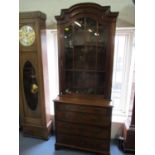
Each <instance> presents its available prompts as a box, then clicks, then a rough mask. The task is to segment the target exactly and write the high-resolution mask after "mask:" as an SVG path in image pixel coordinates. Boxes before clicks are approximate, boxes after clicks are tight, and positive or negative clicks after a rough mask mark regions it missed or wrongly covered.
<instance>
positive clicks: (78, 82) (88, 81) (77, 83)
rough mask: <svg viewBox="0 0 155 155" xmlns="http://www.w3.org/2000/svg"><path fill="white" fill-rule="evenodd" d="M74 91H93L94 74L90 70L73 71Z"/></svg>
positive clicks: (84, 92) (90, 92)
mask: <svg viewBox="0 0 155 155" xmlns="http://www.w3.org/2000/svg"><path fill="white" fill-rule="evenodd" d="M74 92H75V93H82V94H94V93H95V74H94V73H92V72H80V71H77V72H75V73H74Z"/></svg>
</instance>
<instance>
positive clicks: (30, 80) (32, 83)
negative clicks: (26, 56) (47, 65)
mask: <svg viewBox="0 0 155 155" xmlns="http://www.w3.org/2000/svg"><path fill="white" fill-rule="evenodd" d="M23 84H24V94H25V98H26V101H27V104H28V106H29V108H30V109H31V110H36V108H37V105H38V84H37V80H36V75H35V69H34V67H33V66H32V64H31V62H29V61H27V62H26V63H25V65H24V68H23Z"/></svg>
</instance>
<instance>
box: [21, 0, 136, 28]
mask: <svg viewBox="0 0 155 155" xmlns="http://www.w3.org/2000/svg"><path fill="white" fill-rule="evenodd" d="M82 2H94V3H98V4H100V5H103V6H105V5H109V6H111V11H118V12H119V16H118V20H117V27H130V26H131V27H134V25H135V6H134V4H133V2H132V0H33V1H32V0H19V11H20V12H22V11H42V12H44V13H45V14H46V15H47V21H46V22H47V28H56V21H55V18H54V17H55V16H56V15H60V10H61V9H65V8H69V7H70V6H72V5H74V4H76V3H82Z"/></svg>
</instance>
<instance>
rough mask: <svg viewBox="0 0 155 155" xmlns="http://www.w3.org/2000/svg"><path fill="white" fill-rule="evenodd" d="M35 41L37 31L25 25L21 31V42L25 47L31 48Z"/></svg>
mask: <svg viewBox="0 0 155 155" xmlns="http://www.w3.org/2000/svg"><path fill="white" fill-rule="evenodd" d="M34 41H35V31H34V29H33V28H32V27H31V26H29V25H24V26H22V27H21V28H20V30H19V42H20V43H21V44H22V45H23V46H31V45H32V44H33V43H34Z"/></svg>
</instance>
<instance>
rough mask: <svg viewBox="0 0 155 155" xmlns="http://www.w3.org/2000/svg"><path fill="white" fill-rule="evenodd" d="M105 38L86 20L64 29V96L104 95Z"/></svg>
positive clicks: (102, 30) (100, 27)
mask: <svg viewBox="0 0 155 155" xmlns="http://www.w3.org/2000/svg"><path fill="white" fill-rule="evenodd" d="M107 39H108V34H107V31H106V26H105V25H103V24H100V23H98V22H97V21H96V20H94V19H91V18H89V17H86V18H80V19H76V20H75V21H73V22H72V23H71V24H70V25H67V26H65V27H64V47H65V51H64V52H65V90H64V91H65V93H68V94H70V93H77V94H101V95H102V94H103V93H104V85H105V83H104V81H105V79H104V78H105V77H104V76H105V75H104V72H105V60H106V59H105V57H106V46H105V43H106V42H107Z"/></svg>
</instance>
